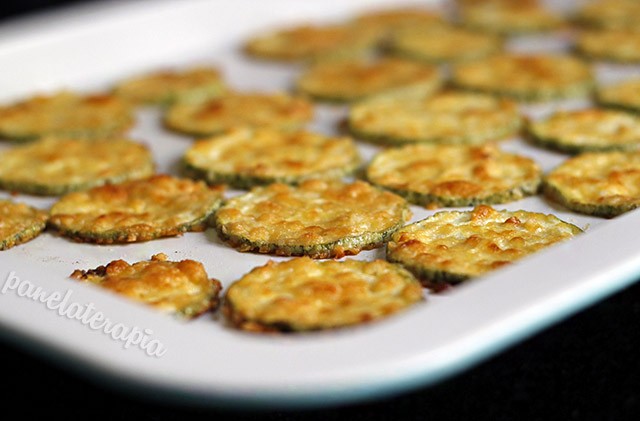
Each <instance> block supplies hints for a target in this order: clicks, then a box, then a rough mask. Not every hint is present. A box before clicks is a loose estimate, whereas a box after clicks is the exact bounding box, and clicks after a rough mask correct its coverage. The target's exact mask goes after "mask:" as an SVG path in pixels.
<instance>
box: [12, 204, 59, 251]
mask: <svg viewBox="0 0 640 421" xmlns="http://www.w3.org/2000/svg"><path fill="white" fill-rule="evenodd" d="M48 218H49V215H48V214H47V212H44V211H41V210H39V209H35V208H32V207H31V206H28V205H25V204H23V203H14V202H10V201H8V200H0V250H5V249H8V248H10V247H13V246H14V245H16V244H19V243H22V242H24V241H27V240H30V239H31V238H33V237H35V236H36V235H38V234H39V233H40V232H42V230H44V228H45V225H46V222H47V219H48Z"/></svg>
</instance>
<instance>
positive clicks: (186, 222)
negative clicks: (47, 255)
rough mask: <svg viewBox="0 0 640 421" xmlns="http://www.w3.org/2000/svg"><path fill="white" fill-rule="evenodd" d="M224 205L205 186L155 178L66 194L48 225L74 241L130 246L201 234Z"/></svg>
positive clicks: (217, 191) (215, 191) (218, 195)
mask: <svg viewBox="0 0 640 421" xmlns="http://www.w3.org/2000/svg"><path fill="white" fill-rule="evenodd" d="M221 201H222V194H221V190H220V189H216V188H210V187H208V186H207V185H206V184H205V183H204V182H202V181H199V182H196V181H192V180H188V179H179V178H174V177H171V176H168V175H155V176H153V177H150V178H148V179H143V180H135V181H129V182H126V183H122V184H114V185H105V186H100V187H96V188H93V189H91V190H87V191H84V192H76V193H69V194H67V195H65V196H63V197H62V198H61V199H60V200H59V201H58V202H57V203H56V204H54V205H53V207H52V208H51V218H50V220H49V224H50V225H51V226H52V227H53V228H55V229H56V230H57V231H58V232H60V233H61V234H62V235H64V236H66V237H69V238H71V239H73V240H76V241H81V242H92V243H100V244H112V243H131V242H140V241H148V240H153V239H155V238H160V237H169V236H176V235H181V234H182V233H184V232H187V231H202V230H204V229H205V228H206V227H207V225H208V222H209V219H210V218H211V215H212V214H213V213H214V211H215V210H216V209H217V208H218V206H219V205H220V203H221Z"/></svg>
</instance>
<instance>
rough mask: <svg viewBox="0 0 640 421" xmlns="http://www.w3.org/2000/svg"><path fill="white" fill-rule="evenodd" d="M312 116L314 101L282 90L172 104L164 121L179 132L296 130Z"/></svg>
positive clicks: (234, 94) (200, 135) (216, 132)
mask: <svg viewBox="0 0 640 421" xmlns="http://www.w3.org/2000/svg"><path fill="white" fill-rule="evenodd" d="M312 118H313V105H312V104H311V103H310V102H309V101H307V100H306V99H304V98H300V97H295V96H291V95H287V94H284V93H278V94H266V93H265V94H262V93H244V94H240V93H231V94H228V95H225V96H222V97H219V98H212V99H209V100H206V101H203V102H199V103H177V104H174V105H173V106H171V107H169V109H168V110H167V112H166V114H165V116H164V124H165V126H166V127H167V128H169V129H171V130H174V131H177V132H180V133H184V134H188V135H192V136H197V137H204V136H211V135H214V134H220V133H222V132H224V131H226V130H228V129H231V128H236V127H252V128H259V127H273V128H279V129H284V130H295V129H298V128H300V127H302V126H304V125H305V124H306V123H308V122H309V121H310V120H311V119H312Z"/></svg>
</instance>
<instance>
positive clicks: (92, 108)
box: [0, 92, 134, 141]
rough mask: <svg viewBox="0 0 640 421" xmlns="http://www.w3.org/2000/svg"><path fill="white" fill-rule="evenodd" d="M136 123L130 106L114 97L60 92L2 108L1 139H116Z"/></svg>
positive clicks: (0, 109) (0, 115)
mask: <svg viewBox="0 0 640 421" xmlns="http://www.w3.org/2000/svg"><path fill="white" fill-rule="evenodd" d="M133 122H134V117H133V111H132V109H131V106H130V105H129V104H128V103H127V102H126V101H124V100H122V99H120V98H118V97H116V96H115V95H107V94H102V95H80V94H75V93H72V92H58V93H56V94H52V95H40V96H34V97H31V98H28V99H25V100H23V101H20V102H16V103H13V104H8V105H4V106H0V138H6V139H12V140H17V141H26V140H32V139H36V138H39V137H44V136H61V137H73V138H106V137H114V136H118V135H120V134H122V133H124V132H125V131H126V130H128V129H129V128H130V127H131V126H132V125H133Z"/></svg>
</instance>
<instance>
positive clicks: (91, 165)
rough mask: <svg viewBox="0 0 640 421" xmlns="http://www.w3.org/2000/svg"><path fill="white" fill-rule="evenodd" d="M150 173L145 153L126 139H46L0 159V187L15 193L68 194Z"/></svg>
mask: <svg viewBox="0 0 640 421" xmlns="http://www.w3.org/2000/svg"><path fill="white" fill-rule="evenodd" d="M153 172H154V164H153V158H152V156H151V152H150V151H149V149H147V147H146V146H144V145H141V144H138V143H135V142H132V141H130V140H127V139H105V140H92V141H88V140H81V139H63V138H46V139H42V140H38V141H35V142H32V143H29V144H27V145H24V146H19V147H16V148H13V149H10V150H8V151H6V152H4V153H3V154H2V155H0V185H5V186H11V187H12V189H16V190H26V191H33V190H39V191H42V192H43V193H46V191H47V190H51V191H64V192H68V191H73V190H79V189H86V188H89V187H93V186H96V185H101V184H104V183H107V182H118V181H123V180H129V179H137V178H143V177H147V176H149V175H151V174H153Z"/></svg>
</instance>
